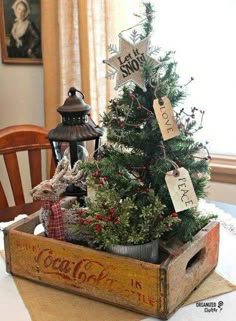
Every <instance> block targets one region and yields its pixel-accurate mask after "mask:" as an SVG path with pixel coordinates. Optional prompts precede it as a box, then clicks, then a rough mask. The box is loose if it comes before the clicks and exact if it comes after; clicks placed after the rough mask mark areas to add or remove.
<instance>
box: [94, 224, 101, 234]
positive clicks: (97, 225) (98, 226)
mask: <svg viewBox="0 0 236 321" xmlns="http://www.w3.org/2000/svg"><path fill="white" fill-rule="evenodd" d="M95 229H96V231H97V232H98V233H100V232H101V231H102V227H101V225H100V224H95Z"/></svg>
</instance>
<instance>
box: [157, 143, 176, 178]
mask: <svg viewBox="0 0 236 321" xmlns="http://www.w3.org/2000/svg"><path fill="white" fill-rule="evenodd" d="M160 147H161V149H162V151H163V158H164V160H165V161H167V162H169V163H170V164H171V165H172V166H173V167H174V170H173V173H172V174H169V173H165V174H166V175H169V176H175V177H177V176H179V170H178V169H179V166H178V165H177V164H176V162H174V161H172V160H171V159H168V158H166V149H165V146H164V143H163V141H161V142H160Z"/></svg>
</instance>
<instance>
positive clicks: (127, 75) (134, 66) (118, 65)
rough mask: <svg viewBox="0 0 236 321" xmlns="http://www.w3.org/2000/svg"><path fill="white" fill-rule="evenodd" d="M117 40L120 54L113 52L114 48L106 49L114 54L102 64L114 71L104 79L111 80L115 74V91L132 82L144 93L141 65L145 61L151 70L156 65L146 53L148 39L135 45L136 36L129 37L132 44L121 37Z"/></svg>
mask: <svg viewBox="0 0 236 321" xmlns="http://www.w3.org/2000/svg"><path fill="white" fill-rule="evenodd" d="M119 38H120V39H119V42H120V45H119V48H120V52H117V51H115V50H114V46H111V45H110V46H109V47H108V49H109V48H110V51H112V52H113V53H114V52H116V54H115V55H114V56H112V57H111V58H109V59H107V60H104V62H105V63H106V64H108V65H109V66H111V67H112V68H114V69H115V71H109V72H108V73H107V76H106V77H107V78H109V79H112V78H114V77H115V74H117V77H116V87H115V89H118V88H119V87H120V86H122V85H124V84H126V83H127V82H130V81H132V82H133V83H135V84H136V85H137V86H139V87H140V88H141V89H142V90H143V91H146V86H145V79H144V76H143V72H142V65H143V64H144V62H146V61H147V60H148V61H149V63H151V64H152V66H153V68H155V67H156V66H157V65H158V62H157V61H156V60H155V59H153V58H152V57H150V56H149V53H148V50H149V41H150V37H147V38H145V39H143V40H141V41H140V42H138V43H136V42H137V36H136V35H132V37H131V39H132V40H133V43H130V42H129V41H127V40H126V39H124V38H123V37H122V36H121V35H120V36H119ZM111 49H112V50H111Z"/></svg>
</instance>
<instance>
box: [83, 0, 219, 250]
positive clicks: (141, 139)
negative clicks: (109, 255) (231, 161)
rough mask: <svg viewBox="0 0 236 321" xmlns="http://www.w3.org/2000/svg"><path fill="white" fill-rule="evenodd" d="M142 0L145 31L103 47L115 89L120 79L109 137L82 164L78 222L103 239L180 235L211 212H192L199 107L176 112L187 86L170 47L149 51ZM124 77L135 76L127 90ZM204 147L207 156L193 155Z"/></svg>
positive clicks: (199, 186)
mask: <svg viewBox="0 0 236 321" xmlns="http://www.w3.org/2000/svg"><path fill="white" fill-rule="evenodd" d="M144 6H145V19H143V23H142V25H143V30H144V31H143V34H141V35H139V34H138V33H137V31H136V30H133V31H132V32H131V39H132V43H130V42H128V41H127V40H126V39H125V38H123V36H120V52H118V51H117V49H116V47H115V46H112V45H111V46H109V48H110V50H111V51H112V52H113V53H115V56H112V57H111V58H110V59H108V60H107V61H106V63H107V64H109V65H110V66H112V67H113V68H115V69H116V70H117V71H118V72H117V88H118V87H121V86H122V91H120V93H119V95H118V97H116V98H113V99H111V101H110V102H109V105H108V109H107V112H106V113H105V114H104V116H103V125H104V126H105V127H106V128H107V130H108V133H107V138H108V143H107V144H105V145H103V146H102V147H101V148H100V149H99V150H98V151H97V159H96V160H95V161H94V162H92V163H88V164H83V165H82V167H83V168H84V170H85V171H86V173H87V175H88V186H89V189H88V191H90V188H92V189H93V194H94V198H92V197H91V194H90V193H88V198H87V209H86V210H82V211H81V213H80V214H81V225H83V227H84V226H87V227H88V228H89V229H90V231H91V233H92V234H93V236H94V239H95V241H96V242H97V243H98V244H99V245H102V246H109V245H111V244H140V243H145V242H148V241H151V240H153V239H156V238H160V237H162V238H168V237H172V236H176V237H178V238H180V239H181V240H182V241H184V242H185V241H187V240H191V238H192V236H193V235H194V234H196V232H197V231H199V230H200V229H201V228H202V227H203V226H205V225H206V224H207V223H208V222H209V221H210V220H211V219H212V217H213V216H212V217H209V216H208V217H205V216H202V215H200V214H199V213H198V211H197V200H198V199H200V198H204V197H205V196H206V185H207V182H208V179H209V165H208V159H209V154H208V152H207V148H206V147H205V146H203V144H202V143H199V142H195V141H194V138H193V136H194V133H195V132H196V131H198V130H199V129H201V127H202V118H203V114H204V112H203V111H201V110H198V109H197V108H192V109H191V112H190V114H188V113H187V112H186V111H185V110H184V108H182V109H180V110H179V111H178V112H177V111H175V108H176V107H177V106H178V104H179V103H182V102H183V100H184V98H185V91H184V89H185V88H184V86H181V85H180V84H179V76H178V74H177V73H176V62H175V61H174V60H173V53H172V52H167V53H166V54H164V56H162V57H159V58H158V61H156V60H155V59H153V58H152V57H151V54H152V53H155V52H158V54H159V48H156V47H155V48H149V47H148V44H149V34H150V32H151V30H152V20H153V14H154V12H153V8H152V6H151V4H150V3H145V4H144ZM138 37H140V39H138ZM113 76H114V70H113V71H109V72H108V74H107V77H108V78H111V77H113ZM129 81H132V82H133V83H135V86H134V87H133V88H132V89H131V87H130V86H129V84H128V82H129ZM126 83H127V84H128V85H126ZM172 107H173V110H172ZM172 114H173V115H174V116H175V117H173V115H172ZM198 114H199V115H200V125H198V121H197V115H198ZM202 150H204V151H205V156H204V157H200V156H197V155H198V154H199V152H200V151H202ZM183 173H185V174H186V173H187V174H186V175H187V176H183ZM178 179H179V184H178V185H176V183H175V180H178ZM187 180H188V182H187ZM176 188H177V194H176ZM178 193H179V194H178ZM190 194H191V195H190ZM176 195H177V196H176ZM176 197H177V198H178V197H179V198H180V201H182V203H183V208H182V207H181V208H180V207H179V205H178V204H177V203H178V201H179V200H177V201H176ZM176 202H177V203H176Z"/></svg>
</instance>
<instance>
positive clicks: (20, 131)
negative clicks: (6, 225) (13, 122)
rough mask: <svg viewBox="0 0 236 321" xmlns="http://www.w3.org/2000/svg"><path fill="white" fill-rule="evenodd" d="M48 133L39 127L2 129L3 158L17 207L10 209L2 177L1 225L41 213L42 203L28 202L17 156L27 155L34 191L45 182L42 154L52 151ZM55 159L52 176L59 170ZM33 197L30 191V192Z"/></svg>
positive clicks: (1, 149) (0, 196) (0, 153)
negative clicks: (26, 153) (21, 216)
mask: <svg viewBox="0 0 236 321" xmlns="http://www.w3.org/2000/svg"><path fill="white" fill-rule="evenodd" d="M47 133H48V130H47V129H45V128H43V127H40V126H36V125H17V126H10V127H6V128H3V129H0V155H3V157H1V158H3V161H4V163H5V167H6V171H7V174H8V177H9V182H10V184H9V186H10V188H11V190H12V195H13V198H14V202H15V205H14V206H9V203H8V199H7V197H6V192H5V191H4V186H3V185H4V184H3V181H2V174H3V173H0V222H6V221H11V220H12V219H14V217H16V216H17V215H19V214H31V213H34V212H35V211H37V210H38V209H39V208H40V206H41V204H40V202H33V201H31V202H26V201H25V197H24V188H25V187H24V186H23V184H22V177H21V174H20V167H19V162H18V157H17V152H22V151H27V152H28V160H29V171H30V180H31V187H34V186H36V185H37V184H39V183H40V182H41V181H42V161H41V158H42V157H41V151H42V150H47V149H48V150H51V145H50V143H49V140H48V139H47V138H46V135H47ZM50 157H51V169H50V176H52V175H53V173H54V170H55V163H54V160H53V157H52V156H50ZM27 194H30V190H27Z"/></svg>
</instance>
